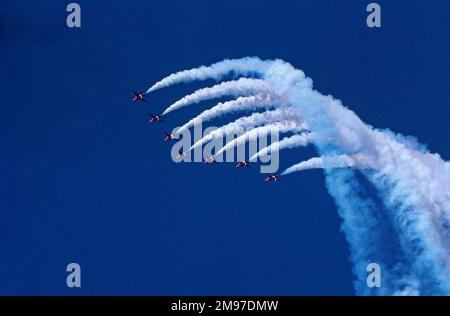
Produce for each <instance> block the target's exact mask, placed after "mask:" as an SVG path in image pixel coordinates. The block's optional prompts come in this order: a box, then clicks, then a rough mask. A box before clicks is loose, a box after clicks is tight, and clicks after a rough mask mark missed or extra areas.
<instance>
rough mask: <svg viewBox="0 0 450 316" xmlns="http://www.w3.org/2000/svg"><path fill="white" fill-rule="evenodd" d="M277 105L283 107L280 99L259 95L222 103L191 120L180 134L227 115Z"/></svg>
mask: <svg viewBox="0 0 450 316" xmlns="http://www.w3.org/2000/svg"><path fill="white" fill-rule="evenodd" d="M275 104H279V105H282V104H283V103H282V101H281V100H280V99H278V98H276V97H274V96H273V95H270V94H265V95H261V94H258V95H252V96H248V97H239V98H237V99H236V100H231V101H226V102H223V103H222V102H221V103H218V104H216V105H215V106H213V107H212V108H210V109H207V110H205V111H203V112H202V113H200V114H199V115H198V116H196V117H194V118H193V119H191V120H189V121H188V122H187V123H186V124H184V125H183V126H181V127H180V128H179V129H178V133H181V132H182V131H185V130H187V129H188V128H190V127H192V126H194V125H196V124H201V123H203V122H207V121H209V120H211V119H213V118H215V117H219V116H221V115H223V114H226V113H231V112H237V111H245V110H257V109H260V108H266V109H267V108H273V107H275Z"/></svg>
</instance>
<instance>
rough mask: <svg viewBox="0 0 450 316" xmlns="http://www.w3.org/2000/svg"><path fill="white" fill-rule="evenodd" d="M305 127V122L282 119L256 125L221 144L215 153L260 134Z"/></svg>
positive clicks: (284, 131)
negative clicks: (263, 124) (259, 125)
mask: <svg viewBox="0 0 450 316" xmlns="http://www.w3.org/2000/svg"><path fill="white" fill-rule="evenodd" d="M305 129H306V124H305V123H304V122H299V121H282V122H276V123H272V124H268V125H265V126H261V127H257V128H254V129H251V130H249V131H247V132H245V133H244V134H242V135H240V136H239V137H237V138H235V139H233V140H232V141H230V142H228V143H227V144H225V146H223V147H222V148H221V149H220V150H219V151H217V153H216V155H217V156H218V155H220V154H222V153H223V152H224V151H227V150H228V149H230V148H233V147H236V146H240V145H242V144H244V143H245V142H246V141H247V140H250V139H255V138H257V137H259V136H261V135H263V136H265V135H268V134H279V133H287V132H301V131H304V130H305Z"/></svg>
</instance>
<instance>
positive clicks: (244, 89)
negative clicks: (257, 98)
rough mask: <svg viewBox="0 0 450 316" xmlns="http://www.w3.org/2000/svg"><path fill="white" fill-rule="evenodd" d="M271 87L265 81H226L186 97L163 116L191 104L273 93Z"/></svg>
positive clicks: (168, 109)
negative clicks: (227, 97) (229, 97)
mask: <svg viewBox="0 0 450 316" xmlns="http://www.w3.org/2000/svg"><path fill="white" fill-rule="evenodd" d="M271 91H272V89H271V87H270V85H269V84H268V83H267V82H265V81H264V80H260V79H248V78H241V79H239V80H233V81H226V82H222V83H220V84H217V85H215V86H213V87H210V88H203V89H200V90H197V91H195V92H194V93H192V94H190V95H188V96H185V97H183V98H181V99H180V100H178V101H177V102H175V103H173V104H172V105H170V106H169V107H168V108H167V109H166V110H165V111H164V112H163V114H167V113H169V112H172V111H174V110H177V109H179V108H182V107H185V106H188V105H190V104H194V103H199V102H202V101H205V100H209V99H214V98H220V97H223V96H226V95H231V96H245V95H251V94H255V93H258V92H271Z"/></svg>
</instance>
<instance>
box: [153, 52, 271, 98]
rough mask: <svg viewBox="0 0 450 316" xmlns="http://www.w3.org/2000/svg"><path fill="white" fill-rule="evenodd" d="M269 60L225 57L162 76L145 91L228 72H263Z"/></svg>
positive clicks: (246, 73) (217, 78) (215, 77)
mask: <svg viewBox="0 0 450 316" xmlns="http://www.w3.org/2000/svg"><path fill="white" fill-rule="evenodd" d="M270 63H271V61H262V60H261V59H259V58H257V57H245V58H241V59H225V60H223V61H220V62H218V63H215V64H213V65H211V66H209V67H205V66H201V67H198V68H193V69H190V70H185V71H180V72H177V73H174V74H171V75H169V76H167V77H166V78H163V79H162V80H160V81H158V82H157V83H155V84H154V85H153V86H151V87H150V88H149V89H148V90H147V92H146V93H150V92H152V91H155V90H158V89H161V88H165V87H168V86H171V85H174V84H178V83H181V82H185V83H186V82H191V81H194V80H207V79H215V80H219V79H222V77H223V76H225V75H227V74H228V73H230V72H234V73H235V74H236V75H245V76H249V75H252V74H258V73H259V74H260V75H262V74H263V73H265V72H266V71H267V69H268V67H269V65H270Z"/></svg>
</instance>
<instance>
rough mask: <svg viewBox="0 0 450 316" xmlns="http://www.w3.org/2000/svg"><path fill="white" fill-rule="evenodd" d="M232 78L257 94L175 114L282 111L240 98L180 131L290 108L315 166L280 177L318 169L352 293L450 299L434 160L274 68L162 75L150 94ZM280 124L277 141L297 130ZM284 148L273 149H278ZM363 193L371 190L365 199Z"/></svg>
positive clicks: (446, 196)
mask: <svg viewBox="0 0 450 316" xmlns="http://www.w3.org/2000/svg"><path fill="white" fill-rule="evenodd" d="M230 73H234V74H235V75H241V76H251V77H257V78H260V79H247V80H257V82H259V83H258V84H261V88H260V89H259V88H258V89H253V90H252V89H247V88H245V89H244V90H245V91H244V92H243V91H239V92H238V91H235V90H233V88H231V89H230V90H229V91H232V93H228V92H225V94H222V92H214V91H213V93H210V92H211V91H212V90H206V93H205V94H203V95H202V93H200V92H199V95H200V97H199V98H197V97H198V96H199V95H197V96H195V97H193V96H192V97H191V99H188V100H184V101H182V102H181V100H180V102H181V103H179V104H178V105H184V104H190V103H195V102H200V101H197V100H204V99H208V98H212V97H220V96H223V95H226V94H230V95H236V96H242V95H243V96H246V97H245V98H247V96H248V95H252V97H253V95H255V94H256V95H255V96H254V97H255V98H258V97H261V96H263V95H270V97H271V98H272V97H273V98H276V99H277V100H278V101H280V102H273V103H271V102H268V103H264V102H263V101H261V102H259V101H256V100H250V99H245V98H239V99H237V100H234V101H229V102H230V103H227V102H224V103H222V104H218V105H217V106H216V107H213V108H212V109H210V110H209V112H208V111H204V112H203V113H201V114H200V115H199V116H198V117H197V118H194V119H193V120H191V121H189V122H188V123H187V124H186V125H185V126H183V127H184V128H189V127H190V126H192V125H193V124H195V123H196V122H198V121H199V120H201V119H210V118H213V117H216V116H218V115H222V114H224V113H227V112H228V111H234V110H240V109H252V110H253V109H254V108H255V109H256V108H260V107H258V106H261V107H269V106H273V107H275V108H277V107H281V106H283V107H285V106H291V107H292V108H293V109H295V110H296V111H298V113H299V114H298V116H299V117H301V118H302V120H305V122H306V123H307V128H308V130H310V131H311V134H313V135H315V136H316V137H315V138H314V140H313V141H312V143H313V144H314V145H315V147H316V150H317V152H318V153H319V157H315V158H312V159H310V160H307V161H304V162H301V163H299V164H296V165H294V166H292V167H290V168H288V169H287V170H285V171H284V172H283V174H288V173H292V172H294V171H300V170H306V169H311V168H323V169H325V170H324V172H325V176H326V185H327V188H328V191H329V192H330V194H331V195H332V196H333V198H334V199H335V201H336V204H337V206H338V213H339V215H340V216H341V218H342V220H343V223H342V229H343V231H344V233H345V236H346V239H347V240H348V242H349V246H350V250H351V259H352V262H353V264H354V269H353V271H354V274H355V277H356V279H355V289H356V290H357V293H359V294H419V293H420V294H447V295H448V294H450V271H449V270H450V192H449V190H448V188H449V187H450V164H449V163H448V162H446V161H444V160H443V159H442V158H441V157H440V156H439V155H437V154H432V153H429V152H428V151H427V149H426V147H425V146H423V145H421V144H419V143H418V142H417V141H416V140H415V139H413V138H411V137H405V136H403V135H399V134H394V133H392V132H390V131H388V130H383V131H381V130H377V129H374V128H372V127H371V126H370V125H367V124H365V123H364V122H363V121H362V120H361V119H359V117H358V116H357V115H356V114H355V113H354V112H352V111H351V110H349V109H348V108H346V107H344V106H343V105H342V104H341V102H340V101H339V100H335V99H334V98H333V97H331V96H324V95H322V94H320V93H319V92H318V91H316V90H313V89H312V81H311V80H310V79H309V78H306V77H305V75H304V73H303V72H302V71H301V70H298V69H295V68H294V67H293V66H292V65H290V64H288V63H286V62H284V61H281V60H274V61H262V60H260V59H258V58H243V59H235V60H225V61H223V62H220V63H217V64H214V65H212V66H210V67H201V68H198V69H191V70H188V71H184V72H180V73H176V74H173V75H170V76H168V77H166V78H164V79H163V80H161V81H160V82H158V83H156V84H155V85H154V86H152V88H150V89H149V91H153V90H156V89H159V88H162V87H166V86H169V85H172V84H176V83H179V82H189V81H192V80H205V79H215V80H219V79H222V78H224V76H226V75H227V74H230ZM244 79H245V78H241V79H240V80H244ZM258 80H259V81H258ZM237 81H239V80H237ZM262 82H264V83H265V84H266V85H267V86H263V85H264V84H263V83H262ZM224 84H227V83H224ZM219 86H220V85H219ZM213 88H214V87H213ZM222 88H223V86H222V87H221V88H219V89H218V90H219V91H221V89H222ZM208 89H212V88H208ZM250 90H251V91H250ZM199 91H200V90H199ZM193 95H195V93H194V94H193ZM252 97H248V98H252ZM182 100H183V99H182ZM239 104H241V107H240V105H239ZM178 105H177V107H178ZM177 107H175V108H177ZM169 109H170V111H171V110H172V108H169ZM169 109H168V110H169ZM168 110H166V111H168ZM285 123H286V122H277V123H271V122H268V125H266V126H260V127H257V128H254V129H250V130H248V131H247V132H246V133H244V135H245V136H244V135H241V136H240V137H238V138H236V139H235V140H233V141H232V142H230V143H228V144H227V145H226V146H225V147H224V148H222V150H221V151H219V152H218V153H217V154H220V153H221V152H223V151H225V150H227V149H229V148H232V147H233V146H235V145H238V144H241V143H245V141H246V139H247V138H248V137H254V136H255V135H258V133H260V132H261V131H263V130H264V129H266V130H276V129H277V128H278V127H279V126H278V125H280V124H285ZM263 124H267V123H263ZM277 124H278V125H277ZM288 125H289V124H288ZM288 125H285V127H284V129H282V128H280V129H278V130H277V132H281V130H283V131H285V132H301V131H302V128H298V126H297V127H295V126H288ZM275 126H278V127H277V128H275ZM296 136H300V135H296ZM293 137H294V136H293ZM288 139H289V138H287V139H283V140H282V141H281V142H279V143H278V145H276V144H273V146H276V147H281V146H280V145H281V144H282V143H283V141H284V140H286V143H288ZM294 139H296V138H294ZM291 140H292V139H291ZM297 141H298V143H296V144H303V143H302V142H301V141H300V139H298V140H297ZM270 148H275V147H271V146H269V147H266V149H264V150H267V152H268V151H269V150H271V149H270ZM287 148H288V147H287ZM264 150H262V151H261V152H262V153H264ZM257 154H258V155H259V153H257ZM353 170H358V172H355V171H353ZM363 180H364V181H363ZM366 186H368V187H371V188H372V190H368V191H366V190H365V187H366ZM372 191H375V192H377V194H378V196H377V198H376V199H372V197H371V196H370V194H369V193H370V192H372ZM368 192H369V193H368ZM378 199H379V201H378ZM386 240H389V242H388V243H387V242H386ZM393 256H394V257H393ZM393 258H394V259H393ZM371 260H377V261H378V262H379V263H380V264H381V265H382V266H383V275H385V276H386V275H387V276H388V278H385V279H384V280H385V281H384V283H383V287H382V288H381V289H377V290H370V289H368V288H367V286H366V285H365V278H366V276H367V273H366V271H365V270H364V269H365V265H366V264H367V263H368V262H372V261H371Z"/></svg>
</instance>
